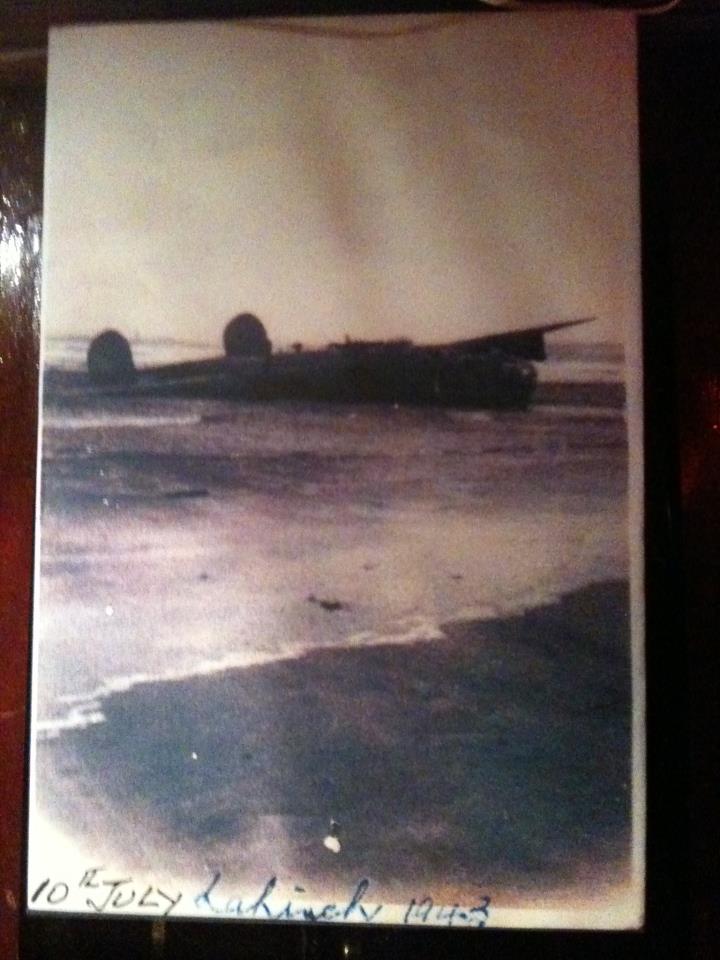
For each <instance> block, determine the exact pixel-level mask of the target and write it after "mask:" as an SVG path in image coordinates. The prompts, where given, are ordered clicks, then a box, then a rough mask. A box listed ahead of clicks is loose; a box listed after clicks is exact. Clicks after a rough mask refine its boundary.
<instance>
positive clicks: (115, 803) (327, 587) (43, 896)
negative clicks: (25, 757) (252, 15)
mask: <svg viewBox="0 0 720 960" xmlns="http://www.w3.org/2000/svg"><path fill="white" fill-rule="evenodd" d="M634 70H635V66H634V31H633V24H632V19H631V18H630V17H629V16H625V15H615V14H605V13H597V14H587V13H577V12H574V13H563V14H548V13H541V14H533V15H526V14H521V15H500V16H492V17H484V16H479V17H478V16H472V15H471V16H467V15H464V16H452V17H450V16H438V17H435V16H432V17H428V16H425V17H410V18H404V17H402V18H391V17H385V18H367V19H363V18H349V19H301V20H287V21H270V20H263V21H246V22H224V23H186V24H153V25H137V24H134V25H122V26H119V25H114V26H94V27H72V28H65V29H59V30H55V31H53V33H52V34H51V44H50V63H49V83H48V121H47V148H46V187H45V204H46V214H45V222H46V234H45V240H44V281H43V284H44V286H43V320H42V342H43V347H42V358H43V359H42V422H41V431H42V436H41V451H40V457H39V478H40V479H39V497H38V514H37V550H36V588H35V611H34V628H33V630H34V635H33V688H32V731H31V735H32V744H31V788H30V789H31V792H30V815H29V867H28V890H27V895H28V903H29V907H30V909H31V910H39V911H47V910H55V911H67V912H73V913H88V914H96V913H102V914H120V915H123V914H125V915H127V914H131V915H147V916H178V917H196V918H205V919H209V918H225V919H227V920H237V919H241V920H242V919H245V920H281V921H311V922H351V923H358V924H366V923H391V924H412V925H428V926H429V925H439V926H445V927H478V928H480V927H485V926H508V927H512V926H525V927H527V926H536V927H591V928H612V927H634V926H638V925H639V924H640V923H641V922H642V901H643V879H644V878H643V861H642V848H643V831H644V819H643V795H644V779H643V712H642V688H643V683H642V661H641V655H642V607H643V594H642V577H641V562H642V555H641V527H642V523H641V503H642V486H641V464H642V449H641V410H640V380H641V357H640V351H639V339H640V304H639V260H638V258H639V253H638V247H639V226H638V189H637V157H636V151H637V144H636V115H635V74H634Z"/></svg>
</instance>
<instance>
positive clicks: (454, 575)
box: [450, 573, 463, 580]
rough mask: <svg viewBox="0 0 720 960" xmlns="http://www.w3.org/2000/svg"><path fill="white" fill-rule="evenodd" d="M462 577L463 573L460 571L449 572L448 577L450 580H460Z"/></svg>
mask: <svg viewBox="0 0 720 960" xmlns="http://www.w3.org/2000/svg"><path fill="white" fill-rule="evenodd" d="M462 578H463V575H462V574H461V573H451V574H450V579H451V580H462Z"/></svg>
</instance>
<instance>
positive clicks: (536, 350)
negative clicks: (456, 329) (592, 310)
mask: <svg viewBox="0 0 720 960" xmlns="http://www.w3.org/2000/svg"><path fill="white" fill-rule="evenodd" d="M595 319H596V318H595V317H582V318H580V319H578V320H560V321H558V322H556V323H546V324H544V325H543V326H539V327H526V328H525V329H524V330H512V331H510V332H509V333H492V334H490V335H489V336H486V337H473V338H472V339H470V340H456V341H454V342H453V343H449V344H447V345H446V349H448V350H457V351H458V352H461V353H484V352H485V351H486V350H492V349H496V350H502V351H503V353H509V354H511V355H512V356H514V357H521V358H522V359H524V360H546V359H547V353H546V351H545V334H546V333H553V332H554V331H555V330H564V329H566V328H567V327H576V326H578V324H581V323H590V322H591V321H592V320H595Z"/></svg>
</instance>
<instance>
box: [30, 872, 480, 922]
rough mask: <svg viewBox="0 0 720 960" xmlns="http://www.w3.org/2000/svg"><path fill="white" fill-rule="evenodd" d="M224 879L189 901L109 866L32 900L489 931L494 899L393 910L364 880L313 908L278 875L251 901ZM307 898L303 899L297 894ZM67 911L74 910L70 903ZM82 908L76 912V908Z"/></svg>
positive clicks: (44, 885)
mask: <svg viewBox="0 0 720 960" xmlns="http://www.w3.org/2000/svg"><path fill="white" fill-rule="evenodd" d="M221 880H222V876H221V874H220V873H219V872H218V873H216V874H215V875H214V876H213V877H212V879H211V881H210V882H209V884H208V885H207V886H206V887H205V889H203V890H201V891H200V892H199V893H197V894H196V895H195V896H190V897H186V895H185V894H184V892H183V891H182V890H172V891H167V890H163V889H162V888H161V887H160V886H158V885H157V884H144V883H143V884H138V883H136V882H135V881H134V880H133V878H132V877H116V876H112V875H108V873H107V871H106V870H105V868H103V867H91V868H90V869H88V870H86V871H85V873H84V874H83V875H82V877H81V878H80V880H79V881H78V882H77V883H74V884H73V883H68V882H66V881H65V880H55V879H53V878H51V877H46V878H45V879H44V880H43V881H42V882H41V883H40V884H38V886H37V887H36V888H35V890H34V891H33V893H32V894H31V896H30V901H29V906H30V907H31V909H32V908H34V909H37V910H42V909H48V908H49V909H55V910H57V909H62V906H61V905H63V904H65V902H66V901H72V900H75V898H76V897H77V896H78V894H79V895H80V896H81V898H82V897H84V901H85V903H84V906H85V908H86V909H87V910H89V911H92V912H93V913H103V914H109V913H133V914H143V913H145V914H147V915H151V916H164V917H168V916H170V914H172V913H173V911H176V908H177V907H178V905H179V904H180V903H181V902H182V901H185V903H186V904H187V909H185V910H177V911H176V912H177V913H179V914H181V915H183V916H198V915H204V916H215V917H217V916H223V917H228V918H230V917H234V918H237V919H245V920H275V921H287V920H292V921H296V922H297V921H300V922H306V923H307V922H309V923H368V924H369V923H383V922H385V923H400V924H405V925H408V926H415V925H420V926H422V925H428V926H447V927H453V926H455V927H484V926H486V925H487V922H488V920H489V916H490V897H488V896H483V897H480V898H479V903H477V904H475V905H474V906H469V907H466V906H461V905H460V904H458V903H454V904H451V905H447V904H439V903H436V902H435V900H434V899H433V898H432V897H431V896H429V895H427V894H426V895H424V896H422V897H420V898H415V897H413V898H412V899H411V900H410V901H409V903H407V904H405V905H403V906H402V907H401V908H400V914H398V912H397V907H396V906H394V909H393V910H392V914H393V916H392V917H391V916H390V915H389V911H388V908H386V906H385V905H384V904H382V903H379V904H378V903H375V904H372V905H370V904H369V902H368V900H367V899H366V894H367V893H368V889H369V887H370V881H369V880H367V879H362V880H360V881H359V882H358V883H357V884H356V885H355V888H354V889H353V891H352V894H351V896H350V897H349V899H348V900H347V901H342V900H341V901H339V902H337V903H323V904H320V905H318V904H317V903H315V904H313V905H308V904H307V903H303V902H302V899H303V895H306V894H307V891H306V890H305V889H304V888H303V887H300V886H297V885H294V886H293V895H292V896H290V897H288V896H287V895H284V894H282V892H281V890H280V889H278V879H277V877H270V879H269V880H268V881H267V882H266V883H265V885H264V887H263V888H262V890H261V891H260V892H259V894H256V895H250V896H245V897H237V896H231V897H227V896H224V895H223V896H221V895H220V892H219V887H220V884H221ZM298 894H300V895H301V896H300V897H298V896H297V895H298ZM67 909H73V907H72V905H71V903H70V902H68V903H67ZM75 909H76V908H75Z"/></svg>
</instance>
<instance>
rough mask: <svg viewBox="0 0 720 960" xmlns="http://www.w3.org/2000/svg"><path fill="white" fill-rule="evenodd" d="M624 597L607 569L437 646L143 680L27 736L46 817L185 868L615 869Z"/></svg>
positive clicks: (142, 861) (625, 684) (479, 874)
mask: <svg viewBox="0 0 720 960" xmlns="http://www.w3.org/2000/svg"><path fill="white" fill-rule="evenodd" d="M628 603H629V601H628V596H627V584H626V583H625V582H624V581H613V582H604V583H598V584H593V585H591V586H589V587H585V588H583V589H581V590H578V591H575V592H573V593H570V594H567V595H565V596H564V597H562V598H561V599H560V600H559V601H558V602H557V603H554V604H549V605H547V606H543V607H539V608H535V609H532V610H529V611H526V612H525V613H524V614H521V615H517V616H513V617H508V618H505V619H496V620H480V621H455V622H453V623H450V624H445V625H444V626H443V631H444V632H445V638H444V639H438V640H421V641H418V642H416V643H412V644H393V643H387V644H382V645H375V646H368V647H360V646H358V647H343V648H322V649H314V650H311V651H308V652H306V653H304V654H302V655H301V656H300V657H298V658H295V659H287V660H278V661H271V662H268V663H264V664H260V665H255V666H249V667H244V668H229V669H227V670H225V671H223V672H219V673H214V674H208V675H203V676H194V677H191V678H187V679H179V680H171V681H165V682H159V683H157V682H150V683H147V684H138V685H137V686H135V687H132V688H130V689H129V690H126V691H122V692H117V693H113V694H111V695H110V696H108V697H107V698H105V700H104V701H103V703H102V707H103V711H104V713H105V716H106V718H107V719H106V722H105V723H102V724H97V725H94V726H90V727H86V728H84V729H77V730H72V731H65V732H63V733H61V734H60V736H58V737H57V738H55V739H53V740H51V741H46V742H43V743H39V744H38V745H37V764H38V776H37V783H38V810H39V812H42V813H43V815H47V816H49V818H50V819H51V820H52V821H53V822H54V823H55V824H56V825H57V827H58V828H60V829H62V830H63V831H64V832H66V833H67V834H68V835H70V836H72V835H73V833H74V834H75V835H76V836H78V837H79V838H85V839H87V838H91V846H93V845H95V846H96V847H97V849H98V856H100V855H102V856H103V857H106V856H116V857H118V858H120V859H122V865H123V866H125V865H127V866H128V867H133V868H141V869H142V868H145V869H147V868H148V866H152V864H158V863H159V864H161V866H162V867H163V868H164V869H168V870H170V871H175V872H177V873H178V874H183V875H185V874H186V873H187V871H188V870H193V869H195V870H196V871H197V874H198V876H204V875H205V872H206V871H207V868H208V867H210V868H222V870H223V873H224V874H225V875H227V876H229V877H233V878H237V879H238V880H242V879H245V878H248V879H249V878H253V877H260V876H262V875H263V874H268V875H271V874H275V873H279V872H282V873H285V874H286V875H291V876H292V877H293V878H294V879H297V881H298V882H302V883H307V884H312V885H314V886H316V887H318V888H322V887H323V886H325V887H328V886H330V887H333V888H334V887H337V886H339V885H341V884H343V883H345V882H347V879H348V877H355V876H369V877H370V878H372V880H373V882H374V883H377V884H378V885H379V886H380V887H381V888H382V889H383V890H387V891H389V892H390V894H389V895H393V892H395V893H396V894H397V895H398V896H400V895H401V894H402V891H404V890H405V889H407V888H408V887H409V885H410V884H412V885H414V888H416V886H417V884H418V882H420V883H424V884H426V885H428V886H432V887H433V888H438V887H442V888H448V887H455V888H458V889H463V888H464V889H467V888H472V887H473V885H475V884H477V883H485V884H488V885H490V886H492V887H493V888H496V889H502V890H503V891H505V892H506V894H507V895H508V896H520V897H521V898H522V899H525V898H527V897H530V898H532V897H533V896H538V897H541V898H542V897H545V896H547V894H548V891H550V890H551V889H554V888H557V889H558V890H560V889H563V890H567V888H569V887H573V886H574V885H576V884H580V883H582V884H585V885H587V886H591V885H592V884H594V883H595V881H596V880H597V881H599V880H600V877H601V876H603V875H607V876H608V878H609V879H608V882H609V883H611V884H612V883H618V884H621V883H624V882H625V881H626V880H627V877H628V875H629V863H630V852H631V851H630V844H631V840H630V752H631V750H630V743H631V741H630V714H631V705H632V704H631V692H630V632H629V621H628V610H629V606H628ZM331 819H333V820H335V821H337V822H338V823H339V825H340V826H339V837H340V841H341V844H342V849H341V852H340V854H338V855H334V854H333V853H331V852H329V851H328V849H327V848H325V847H324V846H323V843H322V841H323V838H324V836H325V835H326V834H327V830H328V826H329V822H330V820H331ZM108 836H110V837H111V838H112V837H113V836H115V839H114V840H113V839H110V840H108V839H107V838H108ZM268 871H269V873H268Z"/></svg>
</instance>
